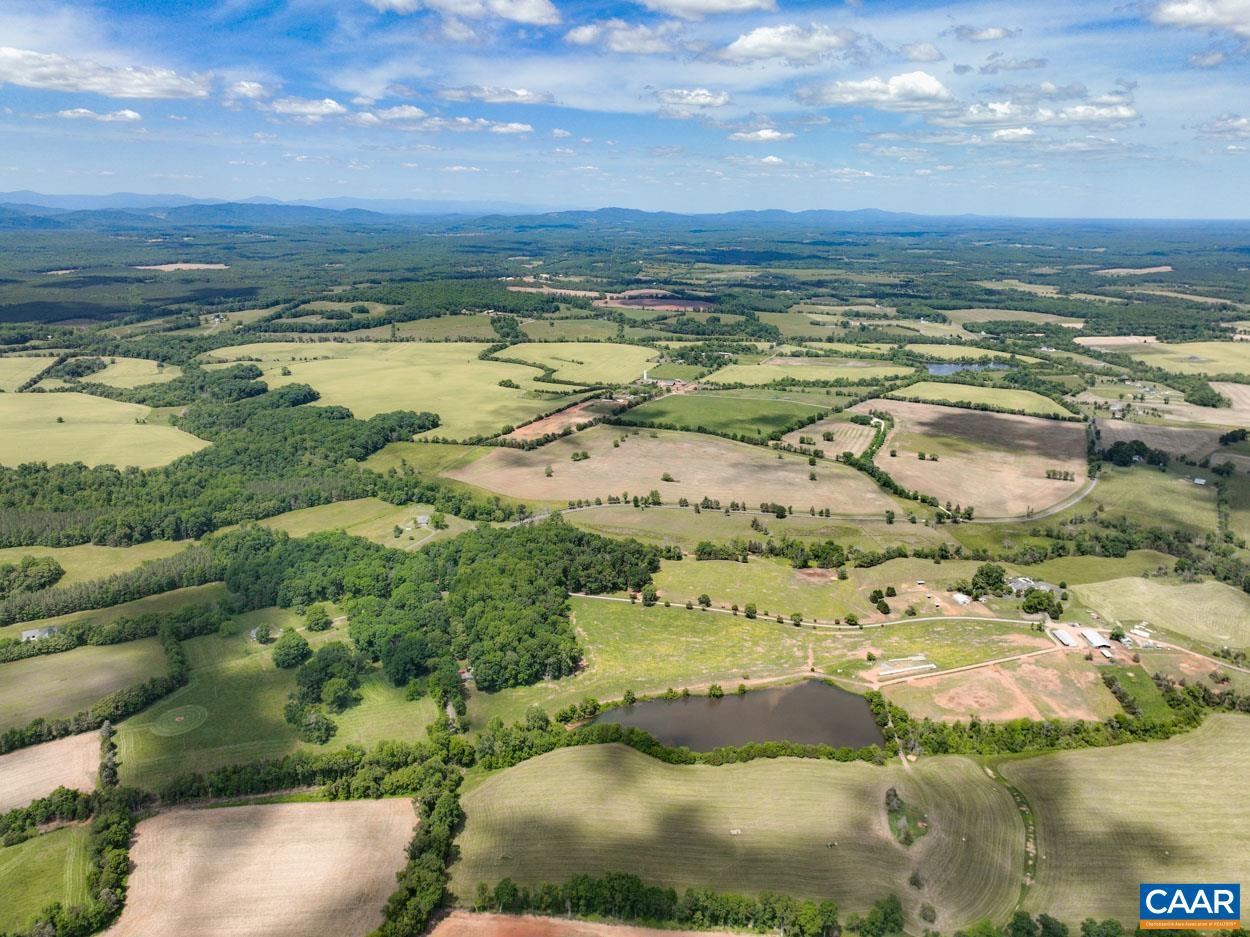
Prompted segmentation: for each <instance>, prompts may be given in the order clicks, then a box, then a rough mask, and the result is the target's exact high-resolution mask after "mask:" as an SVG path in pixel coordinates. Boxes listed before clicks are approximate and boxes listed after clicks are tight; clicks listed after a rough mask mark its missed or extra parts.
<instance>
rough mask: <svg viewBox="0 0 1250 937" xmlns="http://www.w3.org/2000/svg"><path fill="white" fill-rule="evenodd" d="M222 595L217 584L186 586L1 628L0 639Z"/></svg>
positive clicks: (164, 609)
mask: <svg viewBox="0 0 1250 937" xmlns="http://www.w3.org/2000/svg"><path fill="white" fill-rule="evenodd" d="M225 594H226V590H225V589H224V588H223V587H222V585H221V584H220V583H209V584H208V585H204V586H188V587H187V588H185V589H174V590H173V591H172V592H161V593H158V594H156V595H149V596H147V597H146V598H142V599H136V600H135V601H133V602H123V603H122V604H121V605H111V606H109V607H108V608H101V609H91V610H88V611H82V612H71V613H69V614H67V615H58V616H57V617H56V618H40V619H38V620H36V621H28V622H21V623H19V624H16V625H6V626H4V627H3V628H0V638H16V637H18V636H19V635H20V634H21V632H23V631H25V630H27V629H29V628H63V627H64V626H65V625H68V624H71V623H76V622H84V621H90V622H98V623H101V624H104V623H107V622H110V621H116V620H117V619H118V618H133V617H135V616H138V615H146V614H148V613H149V612H168V611H172V610H174V609H177V608H183V607H185V606H188V605H206V604H211V603H213V602H216V601H218V600H220V599H221V598H223V597H224V596H225Z"/></svg>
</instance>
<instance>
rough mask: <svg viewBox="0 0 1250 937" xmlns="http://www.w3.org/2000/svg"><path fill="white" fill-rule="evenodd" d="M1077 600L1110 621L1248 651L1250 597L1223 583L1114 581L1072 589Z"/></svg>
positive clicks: (1249, 645) (1211, 645)
mask: <svg viewBox="0 0 1250 937" xmlns="http://www.w3.org/2000/svg"><path fill="white" fill-rule="evenodd" d="M1075 591H1076V594H1077V596H1078V597H1079V598H1080V599H1081V601H1082V602H1084V603H1085V604H1086V605H1088V606H1090V608H1093V609H1094V610H1096V611H1097V612H1098V613H1099V614H1100V615H1102V616H1103V617H1104V618H1105V619H1107V620H1108V621H1121V622H1124V623H1125V624H1126V625H1127V624H1134V625H1135V624H1137V623H1138V622H1142V621H1145V622H1149V623H1150V627H1152V628H1162V629H1164V630H1166V631H1169V632H1172V633H1173V634H1176V635H1178V636H1180V637H1182V638H1185V639H1188V640H1190V641H1193V642H1197V643H1198V644H1203V645H1206V646H1208V647H1212V648H1218V647H1224V646H1231V647H1242V648H1244V647H1250V598H1248V597H1247V596H1246V594H1245V593H1244V592H1242V591H1241V590H1239V589H1234V588H1233V587H1232V586H1228V585H1225V584H1224V583H1222V582H1195V583H1164V582H1160V581H1158V580H1157V579H1112V580H1108V581H1106V582H1093V583H1088V584H1086V585H1082V586H1076V587H1075Z"/></svg>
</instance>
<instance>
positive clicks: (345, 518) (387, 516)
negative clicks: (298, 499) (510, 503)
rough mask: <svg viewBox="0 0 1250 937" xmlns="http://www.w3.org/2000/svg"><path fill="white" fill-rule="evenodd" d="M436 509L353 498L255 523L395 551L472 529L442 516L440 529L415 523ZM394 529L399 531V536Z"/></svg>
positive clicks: (464, 523) (470, 526)
mask: <svg viewBox="0 0 1250 937" xmlns="http://www.w3.org/2000/svg"><path fill="white" fill-rule="evenodd" d="M436 510H437V509H436V508H434V507H432V506H431V505H428V504H406V505H403V506H396V505H394V504H390V503H389V502H386V501H383V500H381V499H380V498H354V499H352V500H350V501H335V502H333V503H332V504H320V505H317V506H316V507H311V508H300V509H299V510H296V511H287V512H286V513H285V514H278V515H275V516H274V517H268V518H265V519H264V520H261V521H258V522H257V523H259V524H260V526H262V527H269V528H270V529H272V530H282V531H285V532H286V533H288V534H290V535H291V536H292V537H307V536H308V535H309V534H314V533H317V532H318V531H322V530H342V531H344V532H346V533H349V534H352V535H353V536H356V537H364V538H365V539H366V540H372V541H373V542H374V543H380V544H382V545H383V546H387V547H394V548H395V549H397V550H412V549H416V548H417V547H422V546H425V545H426V544H427V543H433V542H434V541H435V540H444V539H446V538H448V537H454V536H455V535H456V534H460V533H464V531H466V530H471V529H472V528H473V525H472V524H471V523H469V522H468V521H466V520H463V519H461V518H459V517H456V516H455V515H452V514H445V515H444V516H443V521H444V523H445V524H446V525H447V526H446V527H445V528H444V529H442V530H434V529H433V528H432V527H430V526H428V520H427V525H426V526H421V525H420V524H419V523H418V521H419V519H420V518H421V517H422V516H424V517H426V518H427V519H428V518H429V517H430V516H431V515H432V514H434V513H435V511H436ZM396 527H398V528H399V529H400V531H401V532H400V535H399V536H398V537H396V536H395V528H396Z"/></svg>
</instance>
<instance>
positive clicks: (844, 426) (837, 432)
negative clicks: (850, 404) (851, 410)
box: [782, 413, 877, 458]
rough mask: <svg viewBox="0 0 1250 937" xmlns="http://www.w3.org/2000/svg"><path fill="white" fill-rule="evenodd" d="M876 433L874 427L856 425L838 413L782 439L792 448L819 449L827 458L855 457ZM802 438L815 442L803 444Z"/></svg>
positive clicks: (847, 417) (846, 415)
mask: <svg viewBox="0 0 1250 937" xmlns="http://www.w3.org/2000/svg"><path fill="white" fill-rule="evenodd" d="M876 431H877V429H876V427H875V426H861V425H860V424H858V423H852V422H851V420H850V415H849V414H845V413H839V414H836V415H834V416H831V417H829V418H828V419H824V420H820V421H818V422H816V423H811V424H808V425H807V426H804V427H803V428H802V429H796V430H795V431H794V432H792V433H786V435H785V436H783V437H782V439H784V440H785V441H786V442H788V443H789V444H790V445H792V446H800V445H810V447H811V448H813V449H821V450H823V451H824V453H825V456H826V457H827V458H833V457H835V456H839V455H841V454H842V453H844V452H853V453H855V455H861V454H862V453H863V451H864V450H865V449H867V448H868V444H869V443H871V442H872V437H873V435H874V434H875V433H876ZM825 433H831V434H832V435H833V439H825V438H824V436H825ZM803 437H807V438H809V439H812V440H815V441H814V442H812V443H810V444H805V443H803V441H802V440H803Z"/></svg>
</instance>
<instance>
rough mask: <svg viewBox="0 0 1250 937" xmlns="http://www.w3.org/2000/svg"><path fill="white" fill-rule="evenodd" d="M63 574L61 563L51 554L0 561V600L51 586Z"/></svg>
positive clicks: (1, 606) (0, 606)
mask: <svg viewBox="0 0 1250 937" xmlns="http://www.w3.org/2000/svg"><path fill="white" fill-rule="evenodd" d="M64 575H65V570H64V569H63V568H62V566H61V564H60V563H58V562H57V561H56V559H55V558H54V557H51V556H23V557H22V558H21V559H20V560H18V561H17V562H16V563H0V601H3V600H6V599H8V598H9V596H12V595H18V594H19V593H30V592H39V591H40V590H42V589H48V588H51V587H52V586H55V585H56V584H57V583H58V582H60V580H61V577H62V576H64ZM3 607H4V606H3V605H0V608H3Z"/></svg>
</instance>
